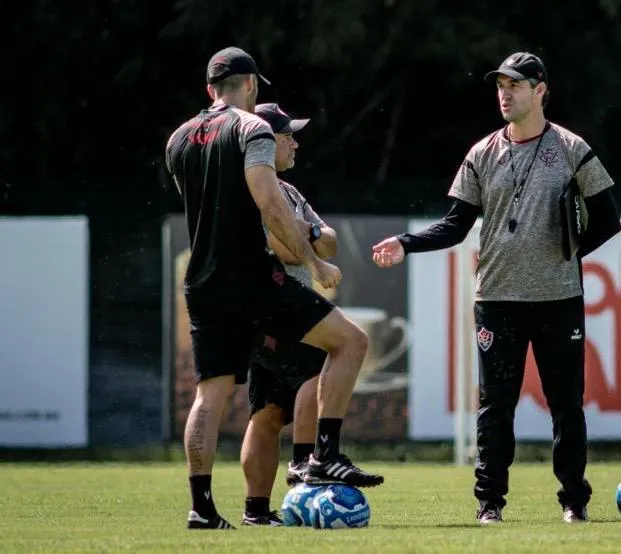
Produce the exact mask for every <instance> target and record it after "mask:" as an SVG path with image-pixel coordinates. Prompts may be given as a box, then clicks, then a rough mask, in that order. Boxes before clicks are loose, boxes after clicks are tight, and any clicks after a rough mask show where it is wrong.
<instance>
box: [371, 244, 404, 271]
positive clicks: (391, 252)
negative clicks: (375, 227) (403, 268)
mask: <svg viewBox="0 0 621 554" xmlns="http://www.w3.org/2000/svg"><path fill="white" fill-rule="evenodd" d="M404 259H405V250H403V246H402V245H401V243H400V242H399V239H398V238H397V237H396V236H395V237H390V238H387V239H384V240H383V241H382V242H380V243H378V244H376V245H375V246H373V261H374V262H375V265H377V266H379V267H392V266H393V265H397V264H400V263H401V262H402V261H403V260H404Z"/></svg>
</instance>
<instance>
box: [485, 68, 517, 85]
mask: <svg viewBox="0 0 621 554" xmlns="http://www.w3.org/2000/svg"><path fill="white" fill-rule="evenodd" d="M498 75H506V76H507V77H511V78H512V79H517V80H518V81H523V80H524V79H526V77H525V76H524V75H522V74H521V73H519V72H518V71H513V69H497V70H496V71H490V72H489V73H487V74H486V75H485V77H483V79H484V80H485V82H486V83H489V82H491V81H495V80H496V77H498Z"/></svg>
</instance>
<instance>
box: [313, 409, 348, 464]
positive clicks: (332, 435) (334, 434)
mask: <svg viewBox="0 0 621 554" xmlns="http://www.w3.org/2000/svg"><path fill="white" fill-rule="evenodd" d="M342 425H343V420H342V419H339V418H332V417H320V418H319V421H318V422H317V442H316V443H315V451H314V453H313V456H314V457H315V458H316V459H317V460H329V459H331V458H334V457H336V456H338V454H339V445H340V442H341V426H342Z"/></svg>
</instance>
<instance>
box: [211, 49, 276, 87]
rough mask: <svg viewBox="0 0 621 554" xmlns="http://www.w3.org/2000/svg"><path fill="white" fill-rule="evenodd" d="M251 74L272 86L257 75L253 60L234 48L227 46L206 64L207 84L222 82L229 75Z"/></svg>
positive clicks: (257, 70)
mask: <svg viewBox="0 0 621 554" xmlns="http://www.w3.org/2000/svg"><path fill="white" fill-rule="evenodd" d="M252 73H254V74H255V75H257V76H258V77H259V78H261V80H262V81H263V82H265V83H267V84H268V85H271V84H272V83H270V82H269V81H268V80H267V79H266V78H265V77H264V76H263V75H261V74H260V73H259V68H258V67H257V62H255V61H254V58H253V57H252V56H251V55H250V54H248V52H244V51H243V50H242V49H241V48H237V47H235V46H229V47H228V48H224V49H223V50H220V51H219V52H216V53H215V54H214V55H213V56H212V57H211V59H210V60H209V63H208V64H207V82H208V83H209V84H213V83H217V82H218V81H222V80H223V79H226V78H227V77H230V76H231V75H250V74H252Z"/></svg>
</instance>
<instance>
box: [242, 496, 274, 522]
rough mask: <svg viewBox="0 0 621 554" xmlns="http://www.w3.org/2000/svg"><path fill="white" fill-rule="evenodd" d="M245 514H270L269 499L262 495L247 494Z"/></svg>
mask: <svg viewBox="0 0 621 554" xmlns="http://www.w3.org/2000/svg"><path fill="white" fill-rule="evenodd" d="M246 515H249V516H252V517H257V516H268V515H270V499H269V498H264V497H262V496H247V497H246Z"/></svg>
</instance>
